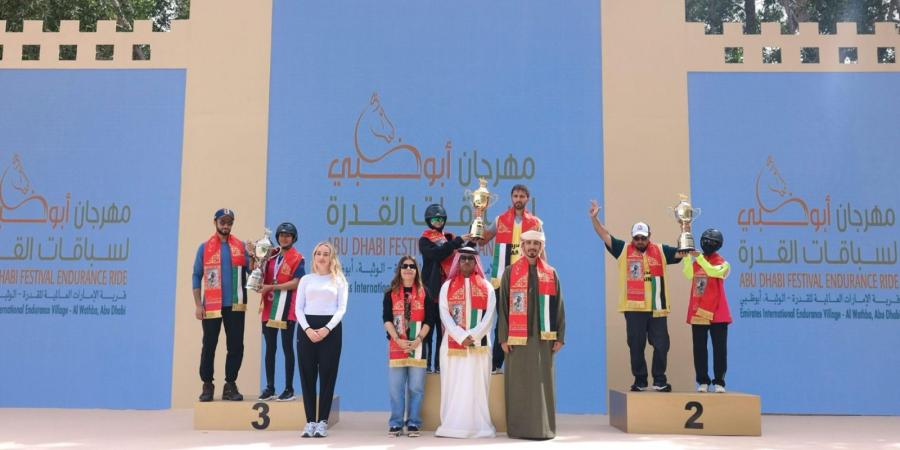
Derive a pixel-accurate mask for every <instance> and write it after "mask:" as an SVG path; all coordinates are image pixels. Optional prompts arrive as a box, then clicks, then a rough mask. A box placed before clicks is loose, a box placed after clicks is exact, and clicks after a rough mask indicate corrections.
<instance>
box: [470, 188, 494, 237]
mask: <svg viewBox="0 0 900 450" xmlns="http://www.w3.org/2000/svg"><path fill="white" fill-rule="evenodd" d="M478 184H479V187H478V189H476V190H475V191H473V192H472V193H471V195H472V206H473V207H474V208H475V213H474V215H475V218H474V219H473V220H472V225H471V226H469V234H470V235H471V236H472V238H473V239H484V213H485V212H486V211H487V208H488V206H490V204H491V203H493V202H494V200H495V196H494V195H493V194H491V193H490V192H488V190H487V180H485V179H484V178H479V179H478ZM466 193H467V194H469V192H468V191H467V192H466Z"/></svg>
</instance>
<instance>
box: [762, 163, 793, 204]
mask: <svg viewBox="0 0 900 450" xmlns="http://www.w3.org/2000/svg"><path fill="white" fill-rule="evenodd" d="M793 197H794V194H793V192H791V190H790V189H789V188H788V185H787V182H786V181H784V178H783V177H782V176H781V173H780V172H779V171H778V166H776V165H775V158H773V157H772V156H771V155H769V157H768V158H766V165H765V167H763V168H762V169H760V170H759V175H757V176H756V199H757V201H758V202H759V206H760V207H762V208H763V209H764V210H767V211H774V210H776V209H778V208H780V207H781V206H782V205H784V204H785V203H787V202H788V201H789V200H790V199H792V198H793Z"/></svg>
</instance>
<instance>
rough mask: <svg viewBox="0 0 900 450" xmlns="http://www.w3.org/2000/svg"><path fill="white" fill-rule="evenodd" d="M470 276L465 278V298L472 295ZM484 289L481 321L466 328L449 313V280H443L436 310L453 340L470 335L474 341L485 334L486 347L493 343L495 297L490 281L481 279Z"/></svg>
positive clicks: (459, 340) (462, 339) (495, 310)
mask: <svg viewBox="0 0 900 450" xmlns="http://www.w3.org/2000/svg"><path fill="white" fill-rule="evenodd" d="M471 280H472V278H471V277H469V278H466V298H470V296H471V295H472V287H471V286H472V284H471V283H472V281H471ZM482 281H483V283H482V284H483V285H484V290H486V291H487V294H488V298H487V310H486V311H485V312H484V317H482V318H481V322H478V325H476V326H475V328H473V329H471V330H466V329H464V328H462V327H460V326H459V325H457V324H456V322H454V321H453V316H451V315H450V307H449V306H448V303H447V291H448V290H450V280H447V281H445V282H444V284H443V285H442V286H441V296H440V299H439V301H438V310H439V312H440V314H441V323H443V324H444V327H445V328H446V331H445V333H446V334H448V335H450V337H451V338H453V340H454V341H456V342H457V343H458V344H461V343H462V341H464V340H466V337H467V336H472V340H474V341H475V342H478V341H481V339H482V338H483V337H485V336H487V338H488V343H487V345H488V347H490V346H491V345H493V343H492V341H493V339H491V338H492V337H493V333H491V331H492V330H493V328H494V319H495V316H496V315H497V298H496V297H495V295H494V287H493V286H491V283H490V282H488V281H487V280H485V279H482Z"/></svg>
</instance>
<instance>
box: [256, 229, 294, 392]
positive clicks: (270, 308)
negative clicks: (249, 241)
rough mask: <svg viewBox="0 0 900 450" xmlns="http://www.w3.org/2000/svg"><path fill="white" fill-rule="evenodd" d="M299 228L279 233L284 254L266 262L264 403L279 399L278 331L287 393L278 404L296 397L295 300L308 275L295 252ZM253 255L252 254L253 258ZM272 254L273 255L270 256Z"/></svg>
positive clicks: (262, 316)
mask: <svg viewBox="0 0 900 450" xmlns="http://www.w3.org/2000/svg"><path fill="white" fill-rule="evenodd" d="M297 238H298V233H297V227H296V226H294V224H292V223H290V222H284V223H282V224H281V225H278V228H276V229H275V241H276V242H277V244H278V246H279V248H280V251H278V252H277V254H276V256H274V257H271V258H269V260H268V261H264V262H262V264H263V265H264V267H265V270H264V271H263V273H264V275H263V283H262V285H261V286H260V287H259V293H260V294H261V295H262V299H261V301H260V304H259V312H260V319H261V320H262V334H263V338H264V339H265V342H266V357H265V366H266V388H265V389H264V390H263V391H262V393H261V394H260V395H259V399H260V400H264V401H268V400H273V399H275V398H276V397H275V353H276V351H277V350H278V330H281V349H282V352H283V353H284V383H285V388H284V392H282V393H281V395H279V396H278V398H277V399H278V401H282V402H283V401H289V400H293V399H294V398H295V397H294V342H293V341H294V329H295V328H296V326H297V316H296V312H295V311H294V298H295V297H296V296H297V291H296V289H297V285H298V284H300V278H302V277H303V275H304V274H305V273H306V270H305V268H304V266H305V263H306V261H305V260H304V259H303V255H302V254H300V252H299V251H297V249H296V248H294V244H295V243H297ZM252 253H253V252H251V254H252ZM269 253H270V254H271V253H272V252H269Z"/></svg>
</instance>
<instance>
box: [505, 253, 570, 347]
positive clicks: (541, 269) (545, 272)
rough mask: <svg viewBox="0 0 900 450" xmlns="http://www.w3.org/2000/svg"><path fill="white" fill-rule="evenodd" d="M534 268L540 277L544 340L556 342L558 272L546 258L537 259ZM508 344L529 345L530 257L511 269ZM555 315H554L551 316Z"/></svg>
mask: <svg viewBox="0 0 900 450" xmlns="http://www.w3.org/2000/svg"><path fill="white" fill-rule="evenodd" d="M535 267H536V269H537V276H538V303H539V304H538V314H540V324H541V339H542V340H556V320H551V318H553V319H555V316H556V311H557V309H558V304H557V302H558V300H557V298H558V297H557V294H558V293H557V292H556V272H555V270H554V269H553V267H551V266H550V265H549V264H547V263H546V262H544V260H543V259H541V258H538V259H537V261H536V263H535ZM509 270H510V274H509V338H508V339H507V344H509V345H525V344H527V342H528V258H520V259H519V260H518V261H516V262H514V263H513V264H512V265H511V266H509ZM551 312H552V314H551Z"/></svg>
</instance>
